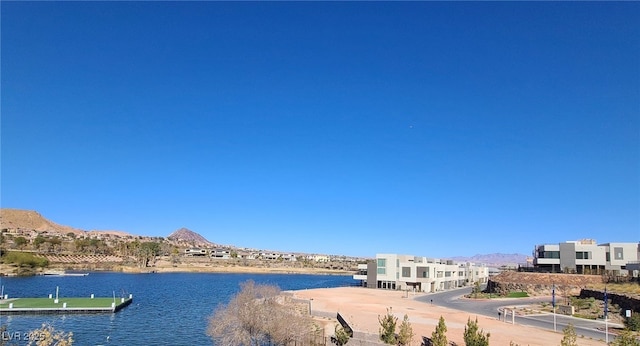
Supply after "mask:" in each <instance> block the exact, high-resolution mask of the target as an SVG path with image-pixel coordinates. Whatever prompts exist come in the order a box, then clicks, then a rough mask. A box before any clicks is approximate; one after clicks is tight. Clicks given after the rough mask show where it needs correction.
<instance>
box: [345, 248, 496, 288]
mask: <svg viewBox="0 0 640 346" xmlns="http://www.w3.org/2000/svg"><path fill="white" fill-rule="evenodd" d="M353 278H354V279H355V280H360V282H361V285H362V286H363V287H368V288H382V289H391V290H413V291H417V292H437V291H442V290H447V289H452V288H456V287H463V286H470V285H472V284H475V283H480V284H484V283H486V282H487V281H488V278H489V268H488V267H487V266H485V265H478V264H474V263H470V262H466V263H454V262H453V261H451V260H440V259H434V258H427V257H418V256H412V255H398V254H376V259H375V260H373V261H369V262H368V263H366V264H359V265H358V273H357V274H355V275H354V276H353Z"/></svg>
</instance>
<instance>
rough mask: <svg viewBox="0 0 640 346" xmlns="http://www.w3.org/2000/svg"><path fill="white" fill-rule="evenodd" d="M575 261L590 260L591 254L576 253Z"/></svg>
mask: <svg viewBox="0 0 640 346" xmlns="http://www.w3.org/2000/svg"><path fill="white" fill-rule="evenodd" d="M576 259H591V252H588V251H578V252H576Z"/></svg>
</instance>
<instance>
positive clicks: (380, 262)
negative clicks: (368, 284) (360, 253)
mask: <svg viewBox="0 0 640 346" xmlns="http://www.w3.org/2000/svg"><path fill="white" fill-rule="evenodd" d="M386 266H387V259H386V258H378V267H386Z"/></svg>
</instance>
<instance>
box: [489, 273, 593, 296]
mask: <svg viewBox="0 0 640 346" xmlns="http://www.w3.org/2000/svg"><path fill="white" fill-rule="evenodd" d="M602 282H603V281H602V276H599V275H579V274H553V273H519V272H512V271H505V272H502V273H500V274H498V275H496V276H493V277H491V279H490V280H489V283H488V285H487V286H488V287H487V290H490V291H491V292H492V293H500V294H507V293H509V292H521V291H524V292H527V293H528V294H529V295H531V296H540V295H543V296H544V295H547V296H548V295H551V290H552V289H553V287H554V286H555V287H556V289H557V290H562V291H563V292H567V293H569V294H574V295H577V294H580V290H581V288H582V287H585V286H587V285H592V284H599V283H602Z"/></svg>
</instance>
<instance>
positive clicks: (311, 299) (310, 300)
mask: <svg viewBox="0 0 640 346" xmlns="http://www.w3.org/2000/svg"><path fill="white" fill-rule="evenodd" d="M311 302H313V298H309V316H311V315H312V313H311V311H312V310H311Z"/></svg>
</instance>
